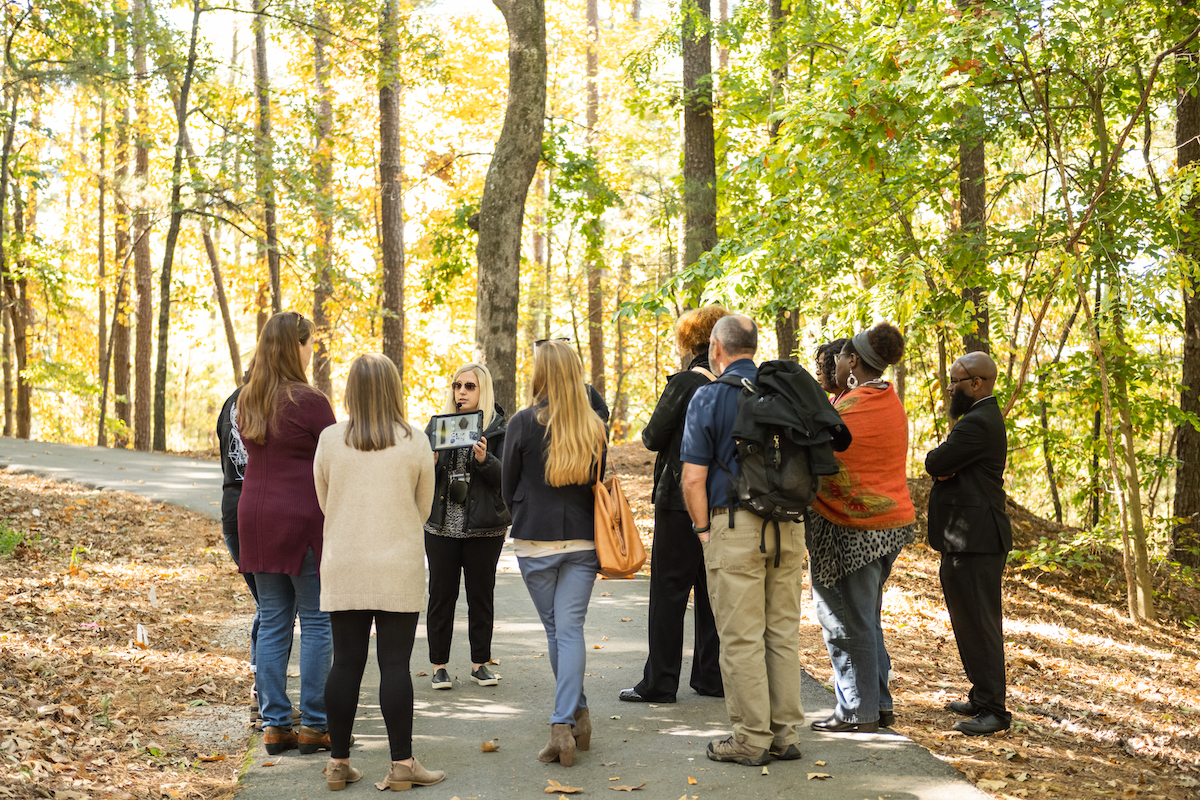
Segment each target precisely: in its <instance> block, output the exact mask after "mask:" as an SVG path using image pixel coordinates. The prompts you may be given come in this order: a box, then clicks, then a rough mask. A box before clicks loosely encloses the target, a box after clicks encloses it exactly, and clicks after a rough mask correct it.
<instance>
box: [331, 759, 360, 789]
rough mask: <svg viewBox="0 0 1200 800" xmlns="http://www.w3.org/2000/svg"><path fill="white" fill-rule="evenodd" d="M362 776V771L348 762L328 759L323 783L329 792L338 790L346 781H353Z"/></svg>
mask: <svg viewBox="0 0 1200 800" xmlns="http://www.w3.org/2000/svg"><path fill="white" fill-rule="evenodd" d="M361 778H362V773H361V772H360V771H358V770H356V769H355V768H354V767H352V766H350V765H349V764H345V763H342V762H341V761H333V760H330V762H329V765H328V766H326V767H325V784H326V785H327V786H328V787H329V791H331V792H340V791H341V790H342V789H345V788H346V784H347V783H355V782H356V781H358V780H360V779H361Z"/></svg>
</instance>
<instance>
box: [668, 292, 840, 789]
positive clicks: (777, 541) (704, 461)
mask: <svg viewBox="0 0 1200 800" xmlns="http://www.w3.org/2000/svg"><path fill="white" fill-rule="evenodd" d="M757 349H758V328H757V326H756V325H755V324H754V321H753V320H751V319H750V318H749V317H745V316H742V315H740V314H734V315H730V316H726V317H722V318H721V319H720V320H718V321H717V323H716V325H715V326H713V331H712V336H711V338H710V340H709V362H710V364H711V366H712V370H713V372H714V373H715V374H717V375H718V376H722V377H723V378H724V380H721V381H717V382H714V383H711V384H709V385H707V386H702V387H700V388H699V389H697V390H696V393H695V394H694V395H693V397H692V400H691V402H690V403H689V405H688V410H687V419H686V422H685V426H684V434H683V443H682V445H681V447H680V459H681V461H682V462H683V473H682V483H683V494H684V501H685V502H686V504H687V509H688V514H689V516H690V517H691V519H692V528H693V530H694V531H695V532H696V535H697V536H698V537H699V538H700V541H701V542H702V543H703V546H704V562H705V569H706V572H707V576H708V590H709V595H710V598H711V600H712V606H713V613H714V616H715V618H716V623H717V632H718V635H719V636H720V640H721V655H720V664H721V677H722V680H723V682H724V685H725V705H726V708H727V709H728V712H729V718H730V721H731V722H732V723H733V735H732V736H730V737H728V738H726V739H720V740H717V741H714V742H711V743H710V744H709V745H708V757H709V758H710V759H712V760H713V761H731V762H736V763H738V764H744V765H747V766H759V765H763V764H766V763H768V762H769V761H770V760H771V759H772V758H777V759H785V760H791V759H797V758H800V755H801V754H800V748H799V747H798V742H799V740H800V737H799V734H798V730H799V727H800V726H801V725H802V724H804V709H803V707H802V706H801V703H800V662H799V659H798V658H797V655H796V653H797V650H798V648H799V628H800V582H801V578H802V577H803V568H804V526H803V524H802V523H801V522H796V521H790V520H787V519H785V520H784V521H781V522H778V521H771V520H768V519H765V518H763V517H761V516H758V515H756V514H755V513H754V512H753V511H752V510H751V509H750V508H749V507H746V506H745V505H744V504H743V502H742V500H741V499H740V497H739V491H738V485H737V478H738V474H739V469H740V467H739V461H738V445H737V443H736V442H735V440H734V438H733V430H734V426H735V423H736V422H737V421H738V417H739V402H738V401H739V396H740V395H742V389H739V388H738V386H737V385H736V382H735V381H734V379H735V378H736V379H737V381H745V382H747V383H750V384H751V385H753V383H752V382H753V381H754V380H755V378H756V374H757V372H756V368H755V365H754V361H753V358H754V354H755V352H756V351H757ZM810 380H811V378H810ZM826 404H828V403H826ZM768 528H770V533H769V534H768V532H767V531H768Z"/></svg>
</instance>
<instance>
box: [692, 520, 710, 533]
mask: <svg viewBox="0 0 1200 800" xmlns="http://www.w3.org/2000/svg"><path fill="white" fill-rule="evenodd" d="M710 530H712V520H711V519H710V520H709V521H708V524H707V525H705V526H704V527H703V528H697V527H696V523H694V522H693V523H692V533H708V532H709V531H710Z"/></svg>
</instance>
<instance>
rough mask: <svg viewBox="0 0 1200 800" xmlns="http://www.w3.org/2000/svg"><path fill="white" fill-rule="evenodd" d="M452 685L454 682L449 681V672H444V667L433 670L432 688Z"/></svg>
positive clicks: (443, 687)
mask: <svg viewBox="0 0 1200 800" xmlns="http://www.w3.org/2000/svg"><path fill="white" fill-rule="evenodd" d="M452 686H454V684H453V683H451V682H450V673H449V672H446V670H445V669H444V668H443V669H436V670H434V671H433V688H435V689H449V688H451V687H452Z"/></svg>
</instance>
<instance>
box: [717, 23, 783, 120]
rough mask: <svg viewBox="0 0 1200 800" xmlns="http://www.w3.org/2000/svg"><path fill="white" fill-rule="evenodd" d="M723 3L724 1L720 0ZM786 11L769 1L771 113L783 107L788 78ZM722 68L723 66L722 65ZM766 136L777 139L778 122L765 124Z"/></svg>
mask: <svg viewBox="0 0 1200 800" xmlns="http://www.w3.org/2000/svg"><path fill="white" fill-rule="evenodd" d="M721 1H722V3H724V1H725V0H721ZM787 13H788V12H787V9H786V8H784V6H783V0H771V7H770V9H769V14H770V18H771V50H772V53H771V111H772V112H774V111H776V110H778V109H779V107H780V106H781V105H783V87H784V84H785V83H787V78H788V47H787V38H786V37H785V36H784V31H783V29H784V26H785V25H786V24H787ZM722 66H724V65H722ZM767 136H768V137H769V138H770V140H771V141H772V142H774V141H775V140H776V139H777V138H779V120H778V119H774V118H773V119H771V120H770V121H768V122H767Z"/></svg>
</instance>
